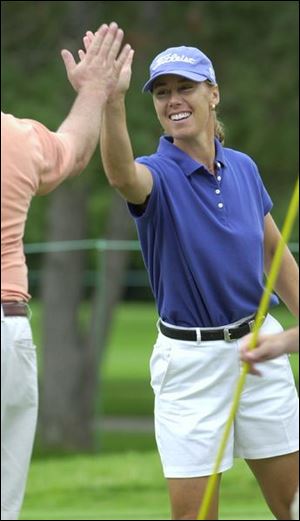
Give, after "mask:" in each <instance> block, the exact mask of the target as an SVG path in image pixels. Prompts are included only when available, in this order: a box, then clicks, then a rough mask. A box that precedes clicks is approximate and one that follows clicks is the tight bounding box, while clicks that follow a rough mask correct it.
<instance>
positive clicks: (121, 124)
mask: <svg viewBox="0 0 300 521" xmlns="http://www.w3.org/2000/svg"><path fill="white" fill-rule="evenodd" d="M94 39H95V35H94V34H93V33H92V32H91V31H87V33H86V35H85V37H84V38H83V44H84V47H85V51H86V52H88V50H89V48H90V46H91V45H92V44H93V42H94ZM133 54H134V51H133V50H132V49H131V50H130V52H129V54H128V55H127V57H126V59H125V61H124V63H123V65H122V68H121V71H120V74H119V77H118V81H117V83H116V85H115V88H114V89H113V90H112V91H111V92H110V95H109V97H108V101H107V103H106V106H105V110H104V113H103V121H102V126H101V135H100V151H101V156H102V163H103V166H104V170H105V174H106V176H107V178H108V181H109V183H110V185H111V186H113V187H114V188H116V189H117V190H118V191H119V192H120V194H121V195H122V196H123V197H124V198H125V199H126V200H127V201H129V202H131V203H134V204H143V203H144V202H145V201H146V199H147V197H148V195H149V194H150V193H151V190H152V186H153V179H152V174H151V172H150V171H149V170H148V168H146V167H145V166H144V165H141V164H138V163H136V162H135V161H134V156H133V152H132V146H131V142H130V138H129V134H128V130H127V124H126V108H125V95H126V92H127V90H128V89H129V85H130V79H131V66H132V60H133ZM84 55H85V53H84V51H82V50H80V51H79V56H80V57H83V56H84Z"/></svg>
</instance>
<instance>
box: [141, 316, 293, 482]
mask: <svg viewBox="0 0 300 521" xmlns="http://www.w3.org/2000/svg"><path fill="white" fill-rule="evenodd" d="M280 331H282V327H281V325H280V324H279V322H277V320H275V319H274V318H273V317H272V316H271V315H268V316H267V318H266V320H265V322H264V324H263V325H262V327H261V332H263V333H277V332H280ZM240 342H241V340H237V341H233V342H225V341H223V340H221V341H213V342H212V341H210V342H201V343H197V342H186V341H180V340H173V339H171V338H168V337H166V336H164V335H162V334H161V333H159V335H158V339H157V343H156V344H155V346H154V350H153V353H152V356H151V360H150V371H151V385H152V387H153V390H154V393H155V435H156V441H157V446H158V450H159V453H160V457H161V461H162V466H163V470H164V475H165V477H167V478H185V477H197V476H206V475H210V474H211V473H212V470H213V465H214V462H215V458H216V453H217V450H218V448H219V444H220V440H221V438H222V435H223V432H224V427H225V424H226V421H227V419H228V416H229V410H230V407H231V404H232V397H233V393H234V390H235V388H236V384H237V381H238V378H239V375H240V370H241V363H240V353H239V347H240ZM260 370H261V372H262V373H263V376H261V377H259V376H254V375H247V378H246V383H245V387H244V389H243V392H242V396H241V399H240V403H239V408H238V411H237V414H236V417H235V421H234V425H233V428H232V432H231V435H230V437H229V440H228V443H227V447H226V450H225V453H224V457H223V460H222V464H221V466H220V472H223V471H224V470H227V469H229V468H230V467H231V466H232V464H233V458H234V457H241V458H245V459H261V458H269V457H273V456H278V455H282V454H288V453H291V452H295V451H297V450H298V445H299V442H298V440H299V433H298V426H299V422H298V414H299V411H298V395H297V391H296V388H295V383H294V378H293V374H292V371H291V368H290V364H289V360H288V356H287V355H283V356H281V357H279V358H276V359H274V360H269V361H267V362H264V363H261V364H260Z"/></svg>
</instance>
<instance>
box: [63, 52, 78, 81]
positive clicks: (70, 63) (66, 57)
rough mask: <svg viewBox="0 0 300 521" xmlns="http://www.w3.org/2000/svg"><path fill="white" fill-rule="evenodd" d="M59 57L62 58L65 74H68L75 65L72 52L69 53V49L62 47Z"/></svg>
mask: <svg viewBox="0 0 300 521" xmlns="http://www.w3.org/2000/svg"><path fill="white" fill-rule="evenodd" d="M61 57H62V59H63V62H64V64H65V68H66V71H67V74H68V76H69V74H70V73H71V72H72V70H73V69H74V68H75V67H76V62H75V60H74V57H73V54H72V53H70V51H67V50H66V49H63V50H62V51H61Z"/></svg>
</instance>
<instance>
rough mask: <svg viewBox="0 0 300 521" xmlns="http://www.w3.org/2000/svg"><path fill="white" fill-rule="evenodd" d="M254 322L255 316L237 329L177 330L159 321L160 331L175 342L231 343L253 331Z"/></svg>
mask: <svg viewBox="0 0 300 521" xmlns="http://www.w3.org/2000/svg"><path fill="white" fill-rule="evenodd" d="M254 322H255V315H253V318H252V317H251V318H250V319H249V320H247V322H243V323H242V324H240V325H238V326H236V327H224V328H223V329H222V328H221V329H201V328H195V329H179V328H176V329H175V328H173V327H169V326H166V325H165V324H163V323H162V322H161V321H159V329H160V331H161V333H162V334H163V335H165V336H167V337H169V338H173V339H175V340H186V341H188V342H199V341H212V340H225V341H226V342H231V341H232V340H237V339H238V338H242V337H243V336H245V335H247V334H248V333H250V332H251V331H252V329H253V326H254Z"/></svg>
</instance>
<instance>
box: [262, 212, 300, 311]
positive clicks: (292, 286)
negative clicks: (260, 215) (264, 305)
mask: <svg viewBox="0 0 300 521" xmlns="http://www.w3.org/2000/svg"><path fill="white" fill-rule="evenodd" d="M279 239H280V232H279V230H278V228H277V226H276V224H275V222H274V220H273V218H272V217H271V215H270V214H268V215H266V217H265V236H264V249H265V273H266V274H268V271H269V269H270V266H271V263H272V259H273V257H274V254H275V250H276V247H277V244H278V241H279ZM274 289H275V291H276V292H277V293H278V295H279V296H280V298H281V299H282V300H283V302H284V303H285V304H286V306H287V307H288V309H289V310H290V312H291V313H292V314H293V315H294V316H296V317H298V315H299V269H298V266H297V263H296V261H295V259H294V257H293V255H292V254H291V252H290V250H289V249H288V247H287V246H286V247H285V250H284V254H283V258H282V263H281V268H280V271H279V275H278V278H277V282H276V286H275V288H274Z"/></svg>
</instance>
